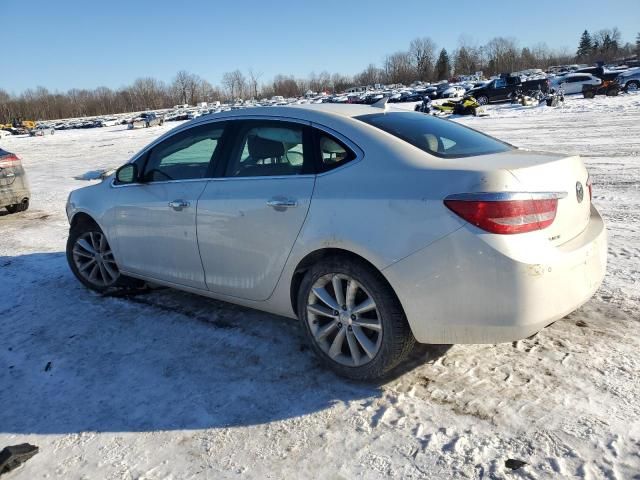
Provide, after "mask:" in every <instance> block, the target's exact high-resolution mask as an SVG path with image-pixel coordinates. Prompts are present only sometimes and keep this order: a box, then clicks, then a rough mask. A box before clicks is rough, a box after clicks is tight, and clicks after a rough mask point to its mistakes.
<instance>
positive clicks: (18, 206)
mask: <svg viewBox="0 0 640 480" xmlns="http://www.w3.org/2000/svg"><path fill="white" fill-rule="evenodd" d="M6 209H7V212H9V213H18V212H25V211H27V210H28V209H29V199H28V198H23V199H22V202H20V203H15V204H13V205H7V206H6Z"/></svg>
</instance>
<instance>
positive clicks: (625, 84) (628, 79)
mask: <svg viewBox="0 0 640 480" xmlns="http://www.w3.org/2000/svg"><path fill="white" fill-rule="evenodd" d="M615 83H617V84H618V85H619V86H620V89H622V90H624V91H626V92H637V91H638V90H639V89H640V67H639V68H632V69H630V70H627V71H626V72H623V73H621V74H619V75H618V76H617V77H616V78H615Z"/></svg>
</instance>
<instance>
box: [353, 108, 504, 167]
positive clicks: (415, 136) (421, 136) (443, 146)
mask: <svg viewBox="0 0 640 480" xmlns="http://www.w3.org/2000/svg"><path fill="white" fill-rule="evenodd" d="M355 118H356V119H357V120H360V121H362V122H364V123H368V124H369V125H372V126H374V127H377V128H379V129H380V130H383V131H385V132H387V133H390V134H391V135H393V136H395V137H398V138H399V139H401V140H404V141H405V142H408V143H410V144H411V145H413V146H414V147H418V148H419V149H421V150H424V151H425V152H427V153H429V154H431V155H435V156H436V157H441V158H460V157H473V156H476V155H488V154H490V153H499V152H507V151H509V150H513V149H514V147H512V146H511V145H509V144H507V143H504V142H501V141H500V140H497V139H495V138H492V137H490V136H488V135H485V134H484V133H480V132H478V131H476V130H473V129H471V128H468V127H464V126H462V125H459V124H457V123H454V122H452V121H449V120H442V119H440V118H435V117H432V116H429V115H424V114H422V113H417V112H391V113H389V112H387V113H373V114H369V115H360V116H358V117H355Z"/></svg>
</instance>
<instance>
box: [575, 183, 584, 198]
mask: <svg viewBox="0 0 640 480" xmlns="http://www.w3.org/2000/svg"><path fill="white" fill-rule="evenodd" d="M576 198H577V199H578V203H582V199H583V198H584V189H583V188H582V184H581V183H580V182H576Z"/></svg>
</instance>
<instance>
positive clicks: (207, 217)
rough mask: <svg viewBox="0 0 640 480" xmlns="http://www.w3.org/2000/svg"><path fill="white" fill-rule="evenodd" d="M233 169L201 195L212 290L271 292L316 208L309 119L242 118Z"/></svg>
mask: <svg viewBox="0 0 640 480" xmlns="http://www.w3.org/2000/svg"><path fill="white" fill-rule="evenodd" d="M229 123H231V124H234V127H233V131H234V134H233V138H234V142H233V147H232V148H230V149H228V152H229V153H228V158H227V165H226V171H225V173H224V176H223V177H222V178H216V179H213V180H211V181H210V182H209V183H208V184H207V186H206V188H205V190H204V192H203V193H202V196H201V197H200V201H199V202H198V218H197V222H198V242H199V245H200V255H201V258H202V264H203V266H204V271H205V280H206V284H207V287H208V288H209V290H211V291H212V292H216V293H219V294H224V295H230V296H234V297H239V298H244V299H249V300H257V301H261V300H266V299H267V298H269V296H270V295H271V293H272V292H273V290H274V288H275V286H276V284H277V282H278V279H279V278H280V274H281V273H282V270H283V268H284V265H285V262H286V260H287V258H288V256H289V253H290V252H291V249H292V248H293V245H294V243H295V241H296V238H297V237H298V233H299V232H300V229H301V228H302V225H303V223H304V220H305V218H306V215H307V211H308V209H309V205H310V201H311V195H312V193H313V188H314V184H315V175H314V167H313V149H312V147H311V144H312V141H311V133H310V127H308V126H307V125H304V124H300V123H293V122H285V121H273V120H251V121H249V120H236V121H234V122H229Z"/></svg>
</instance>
